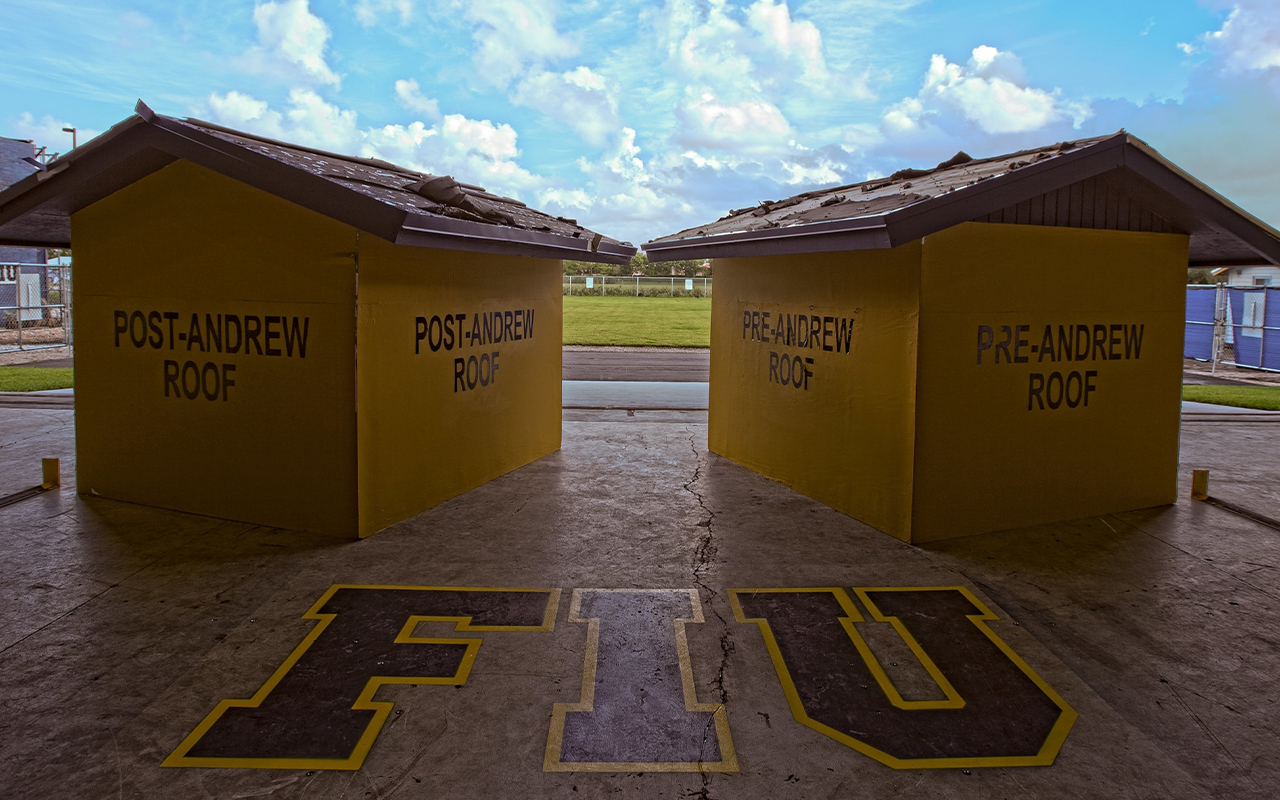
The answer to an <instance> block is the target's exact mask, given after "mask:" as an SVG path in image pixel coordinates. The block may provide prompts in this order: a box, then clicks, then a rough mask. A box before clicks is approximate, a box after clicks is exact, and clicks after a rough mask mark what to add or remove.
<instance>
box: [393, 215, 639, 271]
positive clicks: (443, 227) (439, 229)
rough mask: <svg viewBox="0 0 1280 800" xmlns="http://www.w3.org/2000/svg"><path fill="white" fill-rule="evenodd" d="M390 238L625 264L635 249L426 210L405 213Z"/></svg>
mask: <svg viewBox="0 0 1280 800" xmlns="http://www.w3.org/2000/svg"><path fill="white" fill-rule="evenodd" d="M394 241H395V243H396V244H399V245H408V246H410V247H436V248H439V249H442V250H461V251H464V252H472V253H497V254H505V255H521V256H530V257H533V258H558V259H571V260H575V261H594V262H599V263H603V264H625V263H627V262H628V261H630V260H631V257H632V256H633V255H635V252H636V248H634V247H630V246H628V245H622V244H617V243H615V242H609V241H603V240H602V241H601V242H600V243H599V245H597V247H596V249H595V250H592V249H591V240H589V239H587V238H585V237H584V238H581V239H579V238H574V237H569V236H561V235H559V234H554V233H544V232H542V231H530V230H524V229H522V228H508V227H505V226H498V225H485V224H483V223H479V222H471V221H468V220H461V219H449V218H447V217H446V218H441V217H435V216H430V215H427V214H409V215H407V217H406V219H405V222H404V225H403V226H402V227H401V229H400V232H399V233H398V234H397V236H396V238H395V239H394Z"/></svg>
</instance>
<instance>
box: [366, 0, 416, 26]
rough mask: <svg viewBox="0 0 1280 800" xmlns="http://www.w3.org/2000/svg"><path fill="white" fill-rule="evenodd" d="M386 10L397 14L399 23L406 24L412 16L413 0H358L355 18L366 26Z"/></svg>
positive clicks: (376, 19) (371, 23) (373, 22)
mask: <svg viewBox="0 0 1280 800" xmlns="http://www.w3.org/2000/svg"><path fill="white" fill-rule="evenodd" d="M388 12H393V13H395V14H397V15H399V17H400V24H401V25H407V24H408V22H409V19H410V17H412V16H413V0H359V2H357V3H356V19H357V20H359V21H360V24H361V25H364V26H365V27H366V28H367V27H369V26H370V25H373V24H375V23H377V21H378V19H379V18H380V17H381V16H382V15H383V14H385V13H388Z"/></svg>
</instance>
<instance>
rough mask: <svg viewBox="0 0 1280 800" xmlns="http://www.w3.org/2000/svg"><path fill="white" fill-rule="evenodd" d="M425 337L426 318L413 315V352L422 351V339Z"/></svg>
mask: <svg viewBox="0 0 1280 800" xmlns="http://www.w3.org/2000/svg"><path fill="white" fill-rule="evenodd" d="M425 338H427V318H426V317H414V320H413V354H414V355H415V356H416V355H419V354H420V353H421V352H422V340H423V339H425Z"/></svg>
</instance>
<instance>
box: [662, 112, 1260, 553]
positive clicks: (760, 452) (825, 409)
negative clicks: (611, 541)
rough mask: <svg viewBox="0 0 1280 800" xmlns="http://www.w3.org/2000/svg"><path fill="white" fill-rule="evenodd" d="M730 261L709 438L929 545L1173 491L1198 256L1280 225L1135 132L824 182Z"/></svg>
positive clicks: (739, 242)
mask: <svg viewBox="0 0 1280 800" xmlns="http://www.w3.org/2000/svg"><path fill="white" fill-rule="evenodd" d="M645 251H646V252H647V254H648V256H649V258H650V259H651V260H653V261H664V260H674V259H687V258H715V259H716V291H715V295H714V297H713V300H712V327H711V391H710V427H709V434H708V437H709V444H710V448H711V450H712V451H714V452H716V453H719V454H721V455H723V456H725V457H727V458H730V459H732V460H734V461H736V462H738V463H740V464H742V465H744V466H747V467H749V468H751V469H754V470H756V471H758V472H760V473H762V474H764V475H767V476H769V477H771V478H774V479H776V480H778V481H781V482H782V483H785V484H787V485H788V486H791V487H793V488H795V489H796V490H798V491H800V492H803V493H804V494H807V495H809V496H810V497H813V498H815V499H817V500H820V501H822V502H824V503H827V504H828V505H830V506H832V507H834V508H836V509H838V510H840V511H843V512H845V513H847V514H849V515H851V516H853V517H856V518H858V519H860V520H862V521H864V522H866V523H868V524H870V525H872V526H874V527H876V528H878V529H880V530H882V531H884V532H886V533H889V534H891V535H893V536H896V537H898V538H900V539H903V540H906V541H910V542H928V541H934V540H938V539H947V538H951V537H956V536H964V535H967V534H974V533H982V532H985V531H994V530H1002V529H1007V528H1013V527H1021V526H1028V525H1035V524H1038V523H1046V522H1053V521H1058V520H1063V519H1072V518H1077V517H1084V516H1090V515H1096V514H1106V513H1111V512H1118V511H1125V510H1130V509H1136V508H1144V507H1149V506H1156V505H1161V504H1165V503H1171V502H1173V501H1174V497H1175V494H1176V489H1177V466H1178V428H1179V409H1180V387H1181V382H1182V380H1181V377H1182V338H1183V329H1184V302H1185V301H1184V289H1183V286H1184V284H1185V283H1186V269H1187V267H1188V265H1193V266H1209V265H1223V264H1237V263H1238V264H1244V263H1250V264H1259V263H1276V262H1277V261H1280V233H1277V232H1276V231H1275V230H1273V229H1272V228H1269V227H1268V226H1266V225H1265V224H1264V223H1262V222H1259V221H1258V220H1257V219H1255V218H1253V217H1251V216H1249V215H1248V214H1246V213H1245V212H1243V211H1241V210H1240V209H1238V208H1236V207H1235V206H1233V205H1231V204H1230V203H1229V202H1227V201H1226V200H1225V199H1223V198H1222V197H1220V196H1219V195H1217V194H1214V193H1213V192H1212V191H1211V190H1210V189H1208V188H1207V187H1205V186H1204V185H1202V184H1200V183H1198V182H1197V181H1196V180H1195V179H1193V178H1191V177H1190V176H1189V175H1187V174H1186V173H1184V172H1182V171H1181V170H1179V169H1178V168H1177V167H1175V166H1174V165H1172V164H1171V163H1169V162H1168V161H1166V160H1165V159H1163V158H1162V157H1161V156H1160V155H1159V154H1158V153H1156V152H1155V151H1154V150H1152V149H1151V148H1150V147H1149V146H1147V145H1146V144H1144V143H1143V142H1141V141H1140V140H1138V139H1136V138H1134V137H1133V136H1130V135H1128V134H1125V133H1120V134H1117V135H1114V136H1109V137H1104V138H1099V139H1090V140H1084V141H1079V142H1064V143H1061V144H1057V145H1053V146H1050V147H1045V148H1041V149H1038V150H1030V151H1025V152H1020V153H1014V154H1011V155H1007V156H1000V157H998V158H988V159H981V160H974V159H971V158H970V157H969V156H967V155H966V154H964V153H960V154H957V156H956V157H954V158H952V159H950V160H949V161H946V162H943V163H942V164H939V165H938V166H937V167H936V168H934V169H927V170H903V171H901V172H899V173H896V174H894V175H892V176H890V177H889V178H885V179H880V180H874V181H867V182H865V183H861V184H855V185H851V186H841V187H837V188H834V189H824V190H821V191H816V192H809V193H806V194H802V195H798V196H796V197H792V198H789V199H786V200H781V201H777V202H769V203H762V204H760V205H759V206H756V207H753V208H745V209H741V210H738V211H734V212H731V213H730V214H729V215H728V216H726V217H724V218H723V219H721V220H718V221H716V222H712V223H710V224H707V225H702V226H699V227H697V228H691V229H689V230H686V231H683V232H681V233H678V234H675V235H673V236H668V237H665V238H662V239H657V240H655V241H653V242H649V243H648V244H647V245H645Z"/></svg>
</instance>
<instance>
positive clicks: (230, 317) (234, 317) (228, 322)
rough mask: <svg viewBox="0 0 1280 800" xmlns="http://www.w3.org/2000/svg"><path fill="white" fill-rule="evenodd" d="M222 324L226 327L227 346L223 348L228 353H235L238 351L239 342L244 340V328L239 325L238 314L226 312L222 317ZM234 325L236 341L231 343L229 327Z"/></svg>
mask: <svg viewBox="0 0 1280 800" xmlns="http://www.w3.org/2000/svg"><path fill="white" fill-rule="evenodd" d="M222 324H223V326H224V327H225V329H226V334H225V335H226V337H227V346H226V349H225V350H223V352H224V353H227V354H228V355H235V354H236V353H239V352H240V344H241V343H242V342H243V341H244V328H243V327H241V325H240V316H239V315H238V314H227V315H225V316H224V317H223V318H222ZM232 326H234V327H235V331H236V342H235V344H232V343H231V328H232Z"/></svg>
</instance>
